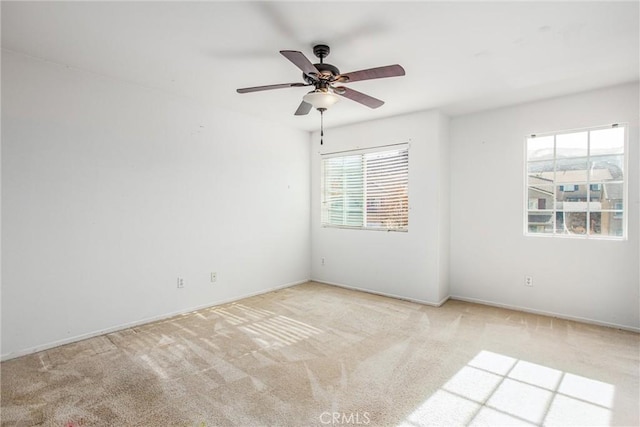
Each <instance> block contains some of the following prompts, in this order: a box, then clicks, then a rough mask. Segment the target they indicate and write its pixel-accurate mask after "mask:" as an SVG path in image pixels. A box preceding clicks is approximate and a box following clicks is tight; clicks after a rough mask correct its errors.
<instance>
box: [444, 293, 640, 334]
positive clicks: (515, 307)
mask: <svg viewBox="0 0 640 427" xmlns="http://www.w3.org/2000/svg"><path fill="white" fill-rule="evenodd" d="M450 298H451V299H452V300H457V301H465V302H472V303H475V304H482V305H488V306H491V307H498V308H505V309H508V310H515V311H522V312H525V313H532V314H539V315H541V316H548V317H555V318H558V319H564V320H572V321H575V322H580V323H587V324H590V325H597V326H605V327H608V328H615V329H622V330H625V331H630V332H640V328H637V327H633V326H627V325H619V324H617V323H609V322H602V321H600V320H594V319H589V318H586V317H579V316H570V315H567V314H561V313H554V312H552V311H545V310H537V309H534V308H529V307H521V306H518V305H510V304H502V303H498V302H493V301H485V300H482V299H478V298H467V297H461V296H458V295H451V296H450Z"/></svg>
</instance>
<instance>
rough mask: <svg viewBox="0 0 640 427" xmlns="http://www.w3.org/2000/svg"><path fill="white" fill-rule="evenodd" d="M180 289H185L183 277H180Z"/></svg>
mask: <svg viewBox="0 0 640 427" xmlns="http://www.w3.org/2000/svg"><path fill="white" fill-rule="evenodd" d="M178 287H179V288H184V279H183V278H182V277H178Z"/></svg>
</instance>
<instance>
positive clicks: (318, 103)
mask: <svg viewBox="0 0 640 427" xmlns="http://www.w3.org/2000/svg"><path fill="white" fill-rule="evenodd" d="M302 99H303V100H304V102H306V103H309V104H311V105H313V108H315V109H316V110H320V109H322V110H326V109H327V108H329V107H331V106H332V105H333V104H335V103H336V102H338V100H339V99H340V97H339V96H338V95H336V94H335V93H332V92H330V91H328V90H321V89H316V90H314V91H312V92H309V93H308V94H306V95H305V96H304V97H302Z"/></svg>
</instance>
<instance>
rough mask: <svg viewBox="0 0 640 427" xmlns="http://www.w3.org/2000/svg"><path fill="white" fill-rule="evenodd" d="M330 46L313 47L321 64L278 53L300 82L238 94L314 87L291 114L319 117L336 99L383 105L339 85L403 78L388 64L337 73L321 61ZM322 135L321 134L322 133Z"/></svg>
mask: <svg viewBox="0 0 640 427" xmlns="http://www.w3.org/2000/svg"><path fill="white" fill-rule="evenodd" d="M329 52H330V49H329V46H327V45H324V44H319V45H316V46H314V47H313V53H314V55H315V56H317V57H318V58H320V62H319V63H317V64H312V63H311V61H309V59H307V57H306V56H305V55H304V54H303V53H302V52H298V51H297V50H281V51H280V53H281V54H282V55H283V56H284V57H285V58H287V59H288V60H289V61H291V62H293V64H294V65H295V66H296V67H298V68H299V69H300V70H302V79H303V80H304V83H303V82H299V83H282V84H275V85H267V86H255V87H246V88H242V89H237V92H238V93H250V92H259V91H263V90H271V89H282V88H287V87H306V86H313V87H314V90H312V91H311V92H309V93H307V94H306V95H304V96H303V98H302V102H301V103H300V105H299V106H298V109H297V110H296V112H295V113H294V114H295V115H296V116H303V115H306V114H309V111H311V108H315V109H317V110H318V111H320V114H321V115H322V113H323V112H324V111H326V109H327V108H329V107H330V106H332V105H333V104H335V103H336V102H337V101H338V99H339V96H342V97H344V98H348V99H350V100H352V101H356V102H358V103H360V104H362V105H365V106H367V107H369V108H378V107H380V106H382V104H384V101H381V100H379V99H377V98H374V97H372V96H369V95H367V94H364V93H362V92H358V91H357V90H353V89H351V88H348V87H345V86H342V84H345V83H352V82H357V81H361V80H372V79H381V78H384V77H396V76H404V74H405V72H404V68H402V67H401V66H400V65H398V64H395V65H387V66H384V67H377V68H369V69H366V70H360V71H352V72H350V73H345V74H340V70H338V68H337V67H336V66H334V65H331V64H327V63H325V62H324V58H326V57H327V56H328V55H329ZM321 134H322V133H321Z"/></svg>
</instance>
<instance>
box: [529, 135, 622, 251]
mask: <svg viewBox="0 0 640 427" xmlns="http://www.w3.org/2000/svg"><path fill="white" fill-rule="evenodd" d="M612 127H620V128H623V129H624V153H623V160H622V162H623V180H622V185H623V189H622V194H623V207H622V212H616V211H615V210H594V212H611V213H612V217H614V215H615V219H622V235H620V236H616V235H601V234H591V233H589V230H590V221H587V231H586V232H585V234H568V233H557V232H556V212H558V209H557V206H556V205H557V195H556V191H557V190H558V187H559V186H560V184H558V183H557V182H556V180H555V173H556V169H555V166H554V181H553V182H554V183H553V207H552V209H546V211H549V212H550V213H551V216H552V221H553V232H552V233H535V232H530V231H529V211H530V209H529V187H530V186H529V173H528V170H529V158H528V146H527V145H528V140H529V139H530V138H543V137H548V136H553V137H554V153H553V158H552V160H554V161H555V160H557V157H556V151H555V137H557V136H559V135H565V134H571V133H577V132H587V138H588V139H587V141H588V143H587V165H589V164H590V159H591V144H590V139H589V138H590V135H591V134H590V132H591V131H597V130H602V129H611V128H612ZM612 155H615V154H612ZM576 158H578V157H576ZM550 160H551V159H550ZM628 162H629V124H628V123H615V124H609V125H603V126H593V127H587V128H580V129H570V130H563V131H556V132H546V133H536V134H531V135H527V136H526V137H525V138H524V168H523V169H524V191H523V195H524V203H523V207H524V215H523V219H524V222H523V231H524V235H525V236H527V237H543V238H551V237H553V238H568V239H588V240H617V241H623V240H627V235H628V223H627V222H628V216H629V202H628V200H629V198H628V185H629V178H628V175H629V165H628ZM554 165H555V162H554ZM584 185H585V186H586V189H587V194H590V192H591V191H592V190H591V180H590V174H587V181H586V182H585V183H584ZM532 211H538V210H537V209H532ZM586 212H587V214H588V215H587V217H589V214H590V213H591V209H590V203H586ZM620 213H621V214H622V217H621V218H620V216H619V215H620Z"/></svg>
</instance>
